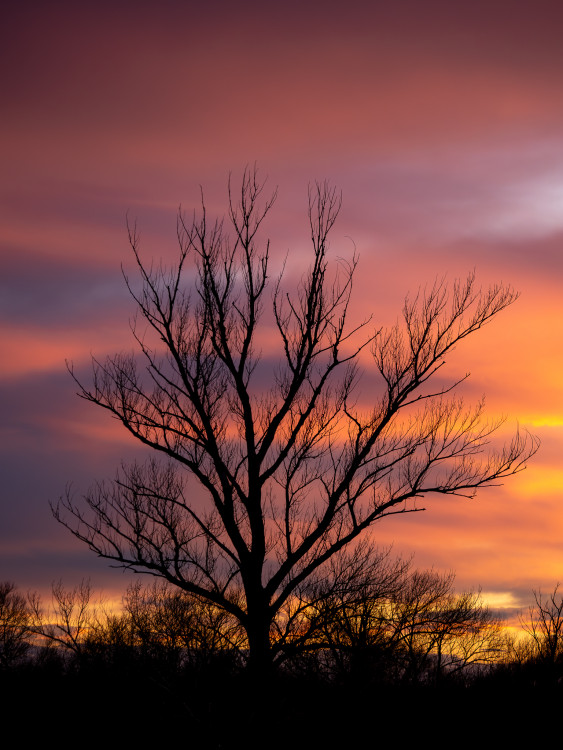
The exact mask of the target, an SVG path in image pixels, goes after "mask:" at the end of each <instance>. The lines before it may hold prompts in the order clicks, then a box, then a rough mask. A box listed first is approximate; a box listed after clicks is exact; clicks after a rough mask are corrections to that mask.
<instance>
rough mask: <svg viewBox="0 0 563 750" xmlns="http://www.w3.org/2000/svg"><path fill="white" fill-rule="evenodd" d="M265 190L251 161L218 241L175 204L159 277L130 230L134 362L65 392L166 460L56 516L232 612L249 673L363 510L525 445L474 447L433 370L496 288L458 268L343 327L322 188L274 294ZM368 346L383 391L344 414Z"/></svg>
mask: <svg viewBox="0 0 563 750" xmlns="http://www.w3.org/2000/svg"><path fill="white" fill-rule="evenodd" d="M263 187H264V186H263V184H261V183H260V182H259V181H258V179H257V175H256V171H255V170H254V171H252V170H247V171H246V172H245V174H244V178H243V181H242V187H241V190H240V193H239V194H238V197H237V196H235V195H234V194H233V192H232V190H231V186H230V184H229V204H228V221H229V224H230V229H231V231H230V233H229V232H228V231H227V229H226V227H225V225H224V223H223V222H222V221H216V222H214V223H210V222H209V220H208V217H207V214H206V211H205V204H204V203H203V202H202V213H201V216H200V217H199V218H197V217H196V216H195V215H194V218H193V220H192V221H189V222H188V221H187V220H186V219H185V217H184V216H183V215H180V216H179V219H178V240H179V246H180V255H179V260H178V263H177V265H176V266H175V267H174V268H173V269H172V270H166V269H165V268H163V267H162V266H154V265H152V264H151V265H147V264H145V263H144V262H143V261H142V260H141V256H140V251H139V237H138V234H137V232H136V230H135V228H134V227H133V228H130V231H129V240H130V244H131V247H132V249H133V255H134V258H135V261H136V264H137V269H138V272H139V274H140V278H141V282H142V288H141V290H140V291H137V290H136V287H135V286H134V284H133V282H131V281H130V279H129V277H127V276H125V281H126V283H127V286H128V288H129V291H130V292H131V295H132V296H133V299H134V300H135V302H136V305H137V308H138V312H139V315H140V319H141V321H142V322H143V324H144V326H145V328H142V327H141V326H140V325H139V322H138V321H137V324H136V325H134V326H133V333H134V337H135V340H136V342H137V345H138V347H139V350H140V358H141V361H142V360H144V367H141V366H140V360H139V358H138V357H136V356H134V355H127V354H118V355H116V356H114V357H110V358H108V359H107V360H106V361H105V362H100V361H98V360H95V359H94V360H93V382H92V385H90V386H89V385H83V384H82V383H81V382H80V381H79V380H78V378H77V376H75V379H76V382H77V383H78V385H79V389H80V390H79V395H80V396H81V397H82V398H84V399H86V400H87V401H90V402H92V403H94V404H96V405H98V406H101V407H102V408H103V409H106V410H107V411H109V412H110V414H112V415H113V416H114V417H115V418H117V419H118V420H119V421H120V422H121V423H122V424H123V426H124V427H125V428H126V429H127V430H128V431H129V432H130V433H131V434H132V435H134V436H135V437H136V438H137V439H138V440H139V441H140V442H141V443H143V444H144V445H146V446H148V447H150V448H152V449H153V450H154V451H155V452H156V453H158V454H160V455H161V456H162V457H163V458H164V459H165V461H164V462H163V463H158V462H157V461H156V460H151V461H149V462H148V463H147V464H145V465H139V464H134V465H133V466H129V467H123V468H122V469H121V471H120V472H119V474H118V476H117V478H116V479H115V481H114V482H113V483H111V484H99V485H97V486H96V487H94V488H93V489H92V491H91V492H90V493H89V494H87V495H86V496H85V497H84V498H83V500H75V499H74V498H73V497H72V496H70V494H67V496H66V497H65V498H63V499H62V500H61V501H60V503H59V504H58V505H56V506H55V507H54V514H55V517H56V518H57V519H58V520H59V521H61V522H62V523H63V524H65V525H66V526H67V527H68V528H69V529H70V530H71V531H72V533H73V534H74V535H75V536H77V537H78V538H79V539H81V540H82V541H84V542H85V543H86V544H87V545H88V546H89V547H90V548H91V549H92V550H93V551H95V552H96V553H97V554H98V555H99V556H101V557H105V558H107V559H109V560H111V561H113V562H114V563H117V564H118V565H121V566H124V567H128V568H131V569H133V570H136V571H145V572H148V573H150V574H152V575H157V576H161V577H163V578H164V579H165V580H167V581H168V582H169V583H171V584H173V585H175V586H178V587H179V588H180V589H182V590H184V591H187V592H189V593H192V594H195V595H196V596H198V597H203V598H205V599H207V600H209V601H210V602H212V603H213V604H215V605H217V606H219V607H221V608H223V609H224V610H226V611H227V612H228V613H230V614H231V615H232V616H234V617H235V618H236V619H238V621H239V622H240V624H241V626H242V628H243V629H244V631H245V632H246V636H247V642H248V655H249V665H250V666H251V667H253V668H254V669H255V670H256V671H257V672H261V671H263V670H264V669H266V670H267V669H268V668H269V666H270V665H271V664H272V661H273V660H274V659H275V658H276V655H278V654H279V653H280V651H281V649H282V645H280V644H278V643H277V642H276V641H275V638H274V637H273V634H274V632H275V628H274V627H273V623H275V621H276V618H277V617H278V613H280V612H281V611H282V610H283V608H284V606H285V605H286V603H287V602H288V601H289V600H290V599H291V597H292V596H293V595H294V594H295V592H296V591H298V590H299V587H300V586H302V584H303V583H304V582H306V581H307V580H308V579H309V578H310V577H311V576H313V575H316V574H318V573H319V572H320V571H322V569H323V567H324V566H326V565H329V564H330V561H331V559H332V558H333V557H334V556H335V555H336V554H338V553H340V552H341V551H342V550H343V549H345V548H346V547H348V546H349V545H351V546H352V547H353V545H354V544H356V543H357V542H358V541H359V540H361V539H362V537H363V536H364V535H365V534H366V532H367V531H368V529H369V528H370V527H371V526H372V525H373V524H374V523H375V522H376V521H379V520H381V519H383V518H385V517H386V516H389V515H394V514H401V513H407V512H413V511H417V510H422V508H421V507H420V506H419V505H418V501H420V500H421V499H423V498H426V497H430V496H432V495H436V494H439V495H461V496H464V497H472V496H473V495H474V494H475V491H476V490H477V489H478V488H479V487H487V486H492V485H496V484H499V483H500V482H501V481H502V480H503V479H505V478H506V477H508V476H510V475H512V474H515V473H516V472H518V471H520V470H521V469H522V468H523V467H524V464H525V461H526V460H527V459H528V458H529V456H530V455H531V454H532V453H533V452H534V450H535V447H536V444H535V442H534V440H530V439H528V438H527V437H524V438H523V437H522V436H520V435H519V434H516V435H515V437H514V438H513V439H512V441H511V442H510V443H509V444H508V445H507V446H505V447H504V448H501V449H500V450H499V451H498V452H495V451H493V450H491V448H490V442H491V438H492V436H493V434H494V432H495V430H496V429H497V427H498V424H490V423H488V422H486V421H485V420H484V418H483V405H482V404H479V405H478V406H477V407H476V408H468V407H466V406H464V405H463V403H462V401H461V399H460V398H456V397H455V396H454V394H453V392H454V389H455V387H456V385H458V384H459V382H461V381H458V382H451V383H446V382H445V381H444V380H440V379H438V378H437V377H436V376H437V375H438V373H441V372H442V368H443V365H444V362H445V359H446V358H447V356H448V355H449V354H450V353H451V352H452V350H453V349H454V347H455V346H456V345H457V344H458V343H459V342H461V341H462V340H463V339H465V338H466V337H468V336H470V335H472V334H473V333H475V332H477V331H478V330H479V329H480V328H482V327H483V326H484V325H486V324H487V323H488V322H489V321H490V320H491V319H492V318H494V317H495V316H496V315H497V314H498V313H499V312H500V311H502V310H503V309H504V308H506V307H507V306H508V305H510V304H511V303H512V302H514V300H515V299H516V296H517V295H516V294H515V293H514V292H513V291H512V289H510V288H506V287H502V286H500V285H497V286H494V287H492V288H490V289H489V290H488V291H485V292H482V291H481V290H479V289H477V288H476V285H475V279H474V276H473V275H470V276H469V277H468V278H467V280H466V281H465V282H455V283H454V284H453V285H452V286H451V287H448V286H447V285H446V283H445V282H438V283H435V284H434V285H433V286H432V287H431V288H430V289H428V290H425V291H423V292H419V293H418V294H417V295H415V297H414V298H407V300H406V302H405V305H404V308H403V324H402V325H399V324H397V325H396V326H395V327H393V328H392V329H390V330H383V329H379V330H375V331H373V330H371V331H370V329H369V321H364V322H363V323H360V324H358V325H354V326H351V327H350V326H349V325H348V321H347V317H348V308H349V302H350V296H351V292H352V281H353V275H354V271H355V269H356V264H357V259H356V258H355V257H354V258H352V260H351V262H350V263H349V264H345V263H341V264H340V266H339V268H338V270H337V271H336V272H334V273H332V272H331V269H330V267H329V264H328V260H327V250H328V236H329V233H330V231H331V229H332V228H333V225H334V223H335V221H336V218H337V216H338V213H339V210H340V204H341V199H340V196H339V195H338V194H337V193H336V191H335V190H334V189H333V188H330V187H329V186H328V185H326V184H323V185H317V186H316V187H315V188H313V189H312V190H311V191H310V194H309V220H310V230H311V241H312V255H311V264H310V267H309V269H308V271H307V272H306V273H305V274H304V276H303V277H302V279H301V282H300V283H299V285H298V286H297V289H296V290H295V291H294V292H290V291H288V290H286V289H284V286H283V283H284V281H283V275H281V276H280V277H278V278H277V279H276V280H274V282H273V283H272V282H271V281H270V278H269V276H270V273H271V272H270V244H269V241H262V239H261V230H262V225H263V221H264V219H265V217H266V215H267V214H268V212H269V211H270V209H271V208H272V205H273V203H274V200H275V194H274V195H273V196H271V197H270V198H268V199H266V200H265V201H264V202H261V200H262V193H263ZM192 260H193V261H194V266H193V267H192V266H190V261H192ZM331 274H332V275H331ZM268 298H269V301H270V302H271V318H269V319H268V318H264V317H263V316H264V315H265V307H266V302H267V301H268ZM261 320H262V321H263V322H265V323H266V324H268V323H269V324H270V329H269V339H268V342H269V343H271V342H272V341H277V344H278V347H279V355H278V356H277V357H275V358H274V359H273V360H272V359H271V358H270V356H268V357H265V356H263V357H261V348H262V347H263V346H264V342H265V339H264V338H263V336H264V333H263V332H262V331H261V329H260V328H259V324H260V321H261ZM266 330H268V329H267V326H266ZM370 351H371V355H372V362H373V366H374V368H375V371H376V372H377V373H378V375H379V379H380V385H381V388H380V390H379V391H377V392H374V393H373V395H372V396H371V398H370V401H371V403H372V406H371V408H369V409H367V410H362V409H361V408H360V407H359V406H358V405H357V401H358V389H359V382H360V380H359V378H360V355H362V361H365V357H367V355H368V353H369V352H370ZM72 372H73V371H72V369H71V373H72ZM463 379H464V378H463ZM188 477H191V478H192V479H194V480H195V481H196V483H197V484H198V485H199V489H200V495H203V496H204V497H200V495H198V494H197V493H196V492H195V491H194V489H193V488H192V487H188V486H187V484H186V481H187V478H188Z"/></svg>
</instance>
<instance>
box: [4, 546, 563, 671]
mask: <svg viewBox="0 0 563 750" xmlns="http://www.w3.org/2000/svg"><path fill="white" fill-rule="evenodd" d="M307 594H308V595H307V597H305V595H303V596H301V597H296V598H295V599H294V600H293V601H291V602H290V603H288V606H287V607H286V609H285V610H284V612H283V613H280V615H279V617H278V618H277V619H276V621H275V622H274V623H273V625H272V634H271V641H272V644H273V647H274V650H275V652H276V654H277V660H276V668H277V671H278V673H279V674H281V675H284V676H285V677H288V678H292V679H301V678H304V679H311V677H313V676H314V677H315V679H318V680H319V681H322V682H325V683H326V684H329V685H330V684H334V683H338V682H342V681H344V682H349V681H354V682H356V683H359V684H369V683H371V684H395V685H405V684H418V685H424V686H436V685H438V684H441V683H443V682H444V681H446V682H449V683H450V684H451V683H452V682H457V683H462V684H465V685H468V684H471V683H473V682H475V681H479V680H481V679H483V678H484V677H488V676H490V675H491V674H494V673H495V672H499V673H502V672H503V671H504V672H506V671H507V670H512V671H513V672H514V671H515V670H520V673H521V674H522V675H524V674H527V675H529V676H530V679H532V678H533V680H535V681H539V682H542V684H547V683H548V682H549V683H551V684H553V685H555V684H557V683H558V681H559V680H560V679H561V678H563V595H562V594H560V593H559V589H558V587H556V588H555V590H554V591H553V592H552V593H551V594H549V595H547V596H546V595H544V594H542V593H541V592H534V597H535V603H534V605H533V606H531V607H530V608H529V611H528V612H527V614H521V616H520V624H521V629H522V632H521V634H520V637H515V636H514V635H509V633H508V631H507V630H506V628H505V626H504V624H503V621H502V620H501V619H500V617H499V616H497V615H495V613H494V612H492V611H491V609H490V608H489V607H488V606H486V605H485V604H484V603H483V600H482V596H481V594H480V592H479V591H473V592H465V593H455V591H454V575H453V574H452V573H449V574H443V573H438V572H437V571H434V570H417V569H415V568H414V567H413V565H412V561H410V560H403V559H395V558H392V557H391V556H390V554H389V552H388V551H385V552H381V551H379V550H377V549H374V548H368V549H367V550H366V549H361V550H360V551H356V552H355V553H354V554H352V555H349V556H345V557H342V558H341V559H340V560H339V561H338V564H335V565H334V566H333V569H332V572H331V575H329V576H326V577H323V578H322V579H318V580H316V581H313V582H311V584H310V586H309V589H308V592H307ZM241 595H242V594H241ZM248 660H249V644H248V638H247V634H246V632H245V630H244V629H243V628H241V626H240V623H239V622H238V621H237V619H236V618H234V617H232V616H230V615H229V613H227V612H225V610H223V609H222V608H220V607H217V606H214V605H213V604H212V603H210V602H209V601H208V600H206V599H204V598H202V597H196V596H194V595H193V594H190V593H186V592H181V591H178V590H177V589H174V588H172V587H170V586H169V585H167V584H165V583H159V582H154V583H153V584H152V585H146V586H143V585H142V584H141V583H140V582H137V583H135V584H133V585H131V586H130V587H129V588H128V589H127V591H126V593H125V594H124V596H123V601H122V608H121V610H119V611H112V610H109V609H107V608H106V607H105V606H104V605H103V602H96V601H95V600H94V595H93V591H92V588H91V586H90V584H89V583H87V582H83V583H82V584H80V585H79V586H77V587H76V588H74V589H65V588H64V586H63V585H62V583H61V582H58V583H55V584H54V585H53V588H52V600H51V603H50V604H49V605H47V606H44V605H43V603H42V602H41V600H40V598H39V597H38V596H37V595H36V594H34V593H28V594H26V595H24V594H22V593H20V592H18V590H17V589H16V587H15V586H14V584H12V583H7V582H4V583H2V584H0V669H1V670H2V671H3V672H4V673H6V672H8V671H10V670H17V669H21V668H22V667H26V668H30V667H36V668H41V667H42V666H43V665H45V664H50V665H51V666H52V665H53V664H55V663H56V664H57V665H58V668H59V669H60V671H61V673H66V672H74V671H76V670H81V669H91V668H93V667H97V668H101V667H103V668H104V669H107V670H109V671H110V672H111V670H116V672H119V670H120V669H121V668H123V667H124V666H125V665H128V668H131V667H132V666H135V667H136V668H138V669H140V670H141V672H143V673H144V670H148V671H146V673H144V674H145V677H147V676H148V677H149V678H150V676H151V675H152V676H153V677H154V674H153V671H154V670H156V674H157V675H159V676H160V677H161V678H162V677H163V676H164V675H168V677H174V676H175V677H179V676H180V675H186V674H188V675H189V674H191V675H192V676H193V675H196V674H197V673H200V674H204V673H206V672H209V671H211V673H213V674H215V673H217V671H219V672H227V673H229V674H231V675H237V674H238V675H242V674H244V673H245V669H246V666H247V664H248Z"/></svg>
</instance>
